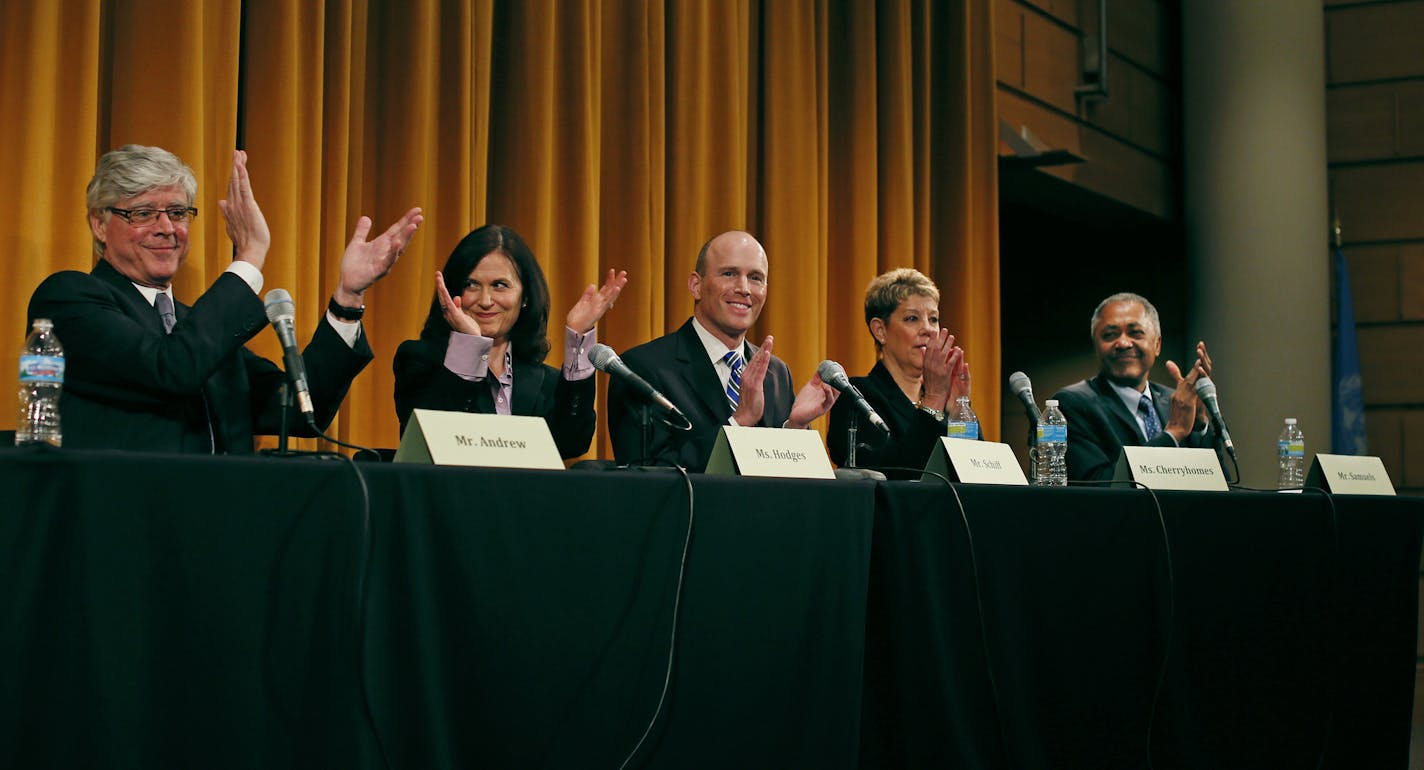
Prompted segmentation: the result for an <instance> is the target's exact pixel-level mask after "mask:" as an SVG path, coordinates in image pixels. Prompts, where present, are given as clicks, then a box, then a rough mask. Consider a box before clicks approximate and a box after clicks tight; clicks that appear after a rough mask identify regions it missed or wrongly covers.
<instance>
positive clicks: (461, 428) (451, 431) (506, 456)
mask: <svg viewBox="0 0 1424 770" xmlns="http://www.w3.org/2000/svg"><path fill="white" fill-rule="evenodd" d="M395 462H398V463H433V464H435V465H477V466H483V467H487V468H542V469H546V470H563V469H564V462H563V460H561V459H559V449H558V447H556V446H554V437H553V436H552V435H550V434H549V425H548V424H547V423H545V422H544V418H542V417H520V416H515V415H503V414H471V413H469V412H442V411H439V410H436V409H416V410H414V411H412V412H411V414H410V421H409V422H408V423H406V426H405V434H404V435H402V436H401V443H400V449H398V450H396V456H395Z"/></svg>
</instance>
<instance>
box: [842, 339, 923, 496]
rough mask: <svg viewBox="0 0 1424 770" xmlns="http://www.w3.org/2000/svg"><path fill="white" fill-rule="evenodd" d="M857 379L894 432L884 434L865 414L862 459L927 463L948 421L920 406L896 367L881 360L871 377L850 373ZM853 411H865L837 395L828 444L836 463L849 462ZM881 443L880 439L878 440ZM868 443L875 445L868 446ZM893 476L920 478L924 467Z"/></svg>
mask: <svg viewBox="0 0 1424 770" xmlns="http://www.w3.org/2000/svg"><path fill="white" fill-rule="evenodd" d="M850 381H851V384H852V385H854V386H855V387H856V389H857V390H859V391H860V393H861V395H863V396H865V401H866V403H868V404H870V406H871V408H873V409H874V410H875V413H876V414H878V415H880V418H881V419H882V420H884V421H885V424H886V425H888V426H890V438H889V439H884V440H882V436H883V434H881V433H880V431H879V430H878V429H876V428H875V427H874V426H872V425H871V424H870V423H869V421H867V420H866V419H865V417H864V415H861V416H860V418H859V421H858V425H859V429H858V432H859V438H860V440H859V442H857V443H859V444H860V447H859V448H858V449H856V458H855V462H856V465H857V466H859V467H861V468H876V469H880V468H886V467H891V466H893V467H899V468H924V467H925V463H927V462H929V459H930V453H931V452H933V451H934V448H935V445H936V444H937V443H938V442H939V440H940V439H941V438H942V437H943V436H944V431H945V424H944V423H943V422H940V421H939V420H936V419H935V418H934V417H932V416H930V414H929V413H928V412H923V411H921V410H920V409H919V408H917V407H916V406H915V405H914V404H913V403H912V402H911V401H910V399H908V398H905V393H904V391H902V390H900V386H899V385H897V384H895V378H894V377H891V376H890V370H889V369H886V368H885V364H884V363H876V364H875V367H874V368H872V369H871V370H870V374H869V375H867V376H865V377H852V378H850ZM852 412H854V413H857V414H859V412H860V410H859V409H858V408H856V406H855V403H854V402H853V401H852V399H850V398H849V397H847V396H841V397H840V398H838V399H836V404H835V406H833V407H831V427H830V429H829V430H828V431H827V432H826V448H827V449H829V450H830V454H831V459H832V460H834V461H835V463H836V465H844V464H845V459H846V449H847V447H848V446H849V445H848V443H847V441H846V429H847V428H849V427H850V416H851V414H852ZM877 441H878V442H880V443H879V445H878V446H877V445H875V443H876V442H877ZM867 444H869V445H871V446H867ZM885 475H886V476H887V477H888V478H892V479H918V478H919V477H920V474H919V473H910V472H908V471H886V472H885Z"/></svg>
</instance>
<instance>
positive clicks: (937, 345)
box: [920, 329, 970, 409]
mask: <svg viewBox="0 0 1424 770" xmlns="http://www.w3.org/2000/svg"><path fill="white" fill-rule="evenodd" d="M969 386H970V380H969V363H968V362H967V361H965V359H964V349H963V348H961V347H959V346H958V345H955V344H954V335H953V334H950V333H949V330H948V329H940V330H939V333H938V334H937V335H935V336H934V337H932V338H930V342H929V346H928V347H927V348H926V349H925V365H924V388H925V393H924V397H923V398H922V399H921V401H920V403H921V404H922V405H924V406H927V407H929V408H931V409H948V406H949V405H950V404H953V403H955V402H956V401H957V400H958V399H959V398H961V397H965V396H968V395H969Z"/></svg>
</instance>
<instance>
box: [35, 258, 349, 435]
mask: <svg viewBox="0 0 1424 770" xmlns="http://www.w3.org/2000/svg"><path fill="white" fill-rule="evenodd" d="M175 313H176V315H177V318H178V324H177V325H176V326H174V327H173V333H172V334H164V333H163V324H162V322H161V321H160V320H159V318H158V313H157V311H155V310H154V309H153V305H152V304H150V303H149V302H148V300H147V299H145V298H144V296H143V294H142V293H140V292H139V290H138V289H137V288H136V287H134V285H133V282H131V281H129V279H128V278H126V277H124V276H123V275H122V274H121V273H119V272H118V271H117V270H115V269H114V268H113V266H112V265H110V264H109V263H108V262H107V261H104V260H102V259H101V260H100V261H99V263H98V264H97V265H95V267H94V269H93V271H92V272H90V273H81V272H77V271H72V270H69V271H64V272H60V273H55V274H54V275H51V276H50V277H48V278H46V279H45V280H44V282H43V283H41V284H40V285H39V287H38V288H37V289H35V293H34V294H33V295H32V296H31V297H30V305H29V317H30V320H31V321H33V320H34V319H35V318H49V319H50V320H52V321H54V331H55V335H56V336H58V337H59V341H60V344H61V345H63V346H64V358H65V378H64V389H63V391H62V392H61V395H60V418H61V421H62V427H63V430H64V445H65V446H66V447H74V448H78V449H134V450H149V451H161V452H199V453H207V452H208V451H209V450H210V448H212V447H211V446H210V443H209V432H208V428H209V425H210V424H211V426H212V441H213V442H215V443H216V447H215V448H216V451H217V452H219V453H229V454H251V453H252V451H253V443H252V441H253V436H254V435H255V434H272V433H277V432H278V430H279V428H280V425H279V421H280V416H281V402H280V398H279V388H280V387H281V385H282V383H283V382H284V381H285V377H286V375H285V374H283V372H282V370H281V369H280V368H278V367H277V366H276V364H273V363H272V362H271V361H268V360H267V359H265V358H262V357H260V356H258V355H257V354H255V353H253V352H251V351H249V350H248V349H247V348H245V347H243V345H244V343H246V342H247V340H249V339H251V338H252V337H253V336H254V335H256V334H257V333H258V332H259V331H261V330H262V328H263V327H264V326H266V325H267V316H266V314H265V313H264V311H263V308H262V300H260V299H259V298H258V297H257V295H256V294H254V293H253V292H252V289H251V288H250V287H248V285H247V284H246V283H245V282H244V281H243V280H242V279H241V278H240V277H238V276H236V275H233V274H230V273H223V274H222V275H220V276H218V278H217V280H216V281H214V282H213V285H212V286H210V287H208V290H207V291H205V292H203V295H202V296H201V297H199V298H198V301H197V302H195V303H193V305H192V307H189V306H187V305H183V304H177V305H176V307H175ZM302 356H303V358H304V359H305V361H306V365H307V377H308V383H309V385H310V388H311V394H312V401H313V404H314V406H315V407H316V421H317V425H318V426H319V427H322V428H325V427H326V426H327V425H329V424H330V423H331V420H332V418H334V417H335V416H336V410H337V409H338V408H339V407H340V406H341V401H342V399H343V398H345V397H346V391H347V389H348V388H349V387H350V385H351V380H352V379H353V378H355V376H356V375H357V374H358V373H359V372H360V371H361V369H363V368H364V367H365V366H366V363H367V362H369V361H370V360H371V358H372V355H371V347H370V345H369V344H368V343H367V342H366V339H365V335H362V336H361V337H360V338H358V340H357V343H356V346H355V348H354V349H353V348H351V347H348V346H347V345H346V343H345V341H343V340H342V339H341V335H339V334H337V333H336V330H335V329H332V328H330V324H329V323H327V322H326V321H325V320H322V321H321V322H319V323H318V324H317V329H316V333H315V334H313V335H312V339H311V342H310V344H308V345H307V347H306V350H305V351H303V354H302ZM291 432H292V433H293V434H294V435H311V431H310V430H308V429H307V428H306V426H305V422H304V421H303V420H301V419H300V418H296V419H293V420H292V425H291Z"/></svg>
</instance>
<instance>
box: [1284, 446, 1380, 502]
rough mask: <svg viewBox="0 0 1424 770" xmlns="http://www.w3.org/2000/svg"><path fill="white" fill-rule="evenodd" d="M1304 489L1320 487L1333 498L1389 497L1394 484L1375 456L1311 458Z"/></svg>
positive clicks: (1319, 456) (1317, 456)
mask: <svg viewBox="0 0 1424 770" xmlns="http://www.w3.org/2000/svg"><path fill="white" fill-rule="evenodd" d="M1305 485H1306V486H1307V487H1323V488H1325V489H1328V490H1330V491H1331V492H1333V493H1335V494H1337V495H1393V494H1394V484H1393V483H1391V482H1390V480H1389V473H1388V472H1387V471H1386V470H1385V469H1384V462H1383V461H1382V460H1380V459H1379V458H1378V457H1356V456H1354V455H1321V454H1318V455H1316V456H1315V462H1312V463H1311V464H1310V473H1308V474H1306V477H1305Z"/></svg>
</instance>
